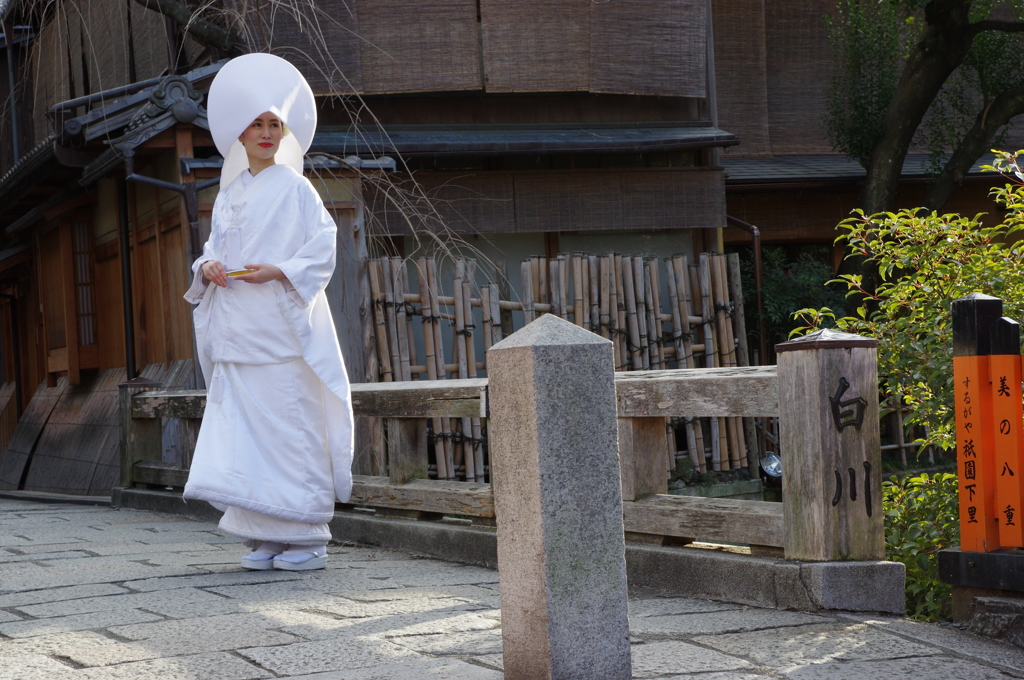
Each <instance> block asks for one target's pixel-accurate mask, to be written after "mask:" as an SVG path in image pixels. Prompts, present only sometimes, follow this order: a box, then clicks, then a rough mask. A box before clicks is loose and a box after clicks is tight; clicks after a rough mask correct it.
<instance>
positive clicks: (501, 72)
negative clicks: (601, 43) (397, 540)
mask: <svg viewBox="0 0 1024 680" xmlns="http://www.w3.org/2000/svg"><path fill="white" fill-rule="evenodd" d="M590 16H591V15H590V2H589V0H549V1H548V2H542V3H539V2H530V1H528V0H480V22H481V32H482V39H483V62H484V74H485V76H484V77H485V79H486V89H487V91H488V92H539V91H553V92H571V91H586V90H587V88H588V80H589V78H588V75H589V73H588V72H589V70H590Z"/></svg>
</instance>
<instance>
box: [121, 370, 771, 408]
mask: <svg viewBox="0 0 1024 680" xmlns="http://www.w3.org/2000/svg"><path fill="white" fill-rule="evenodd" d="M777 384H778V378H777V373H776V369H775V366H749V367H737V368H713V369H698V370H693V369H690V370H686V369H669V370H664V371H630V372H622V373H617V374H616V375H615V391H616V398H617V400H618V415H619V417H620V418H662V417H666V416H687V417H699V418H703V417H717V416H743V417H747V416H750V417H752V416H777V415H778V413H779V404H778V393H777V389H778V387H777ZM486 389H487V378H468V379H466V380H412V381H408V382H389V383H353V384H352V406H353V409H354V411H355V415H356V416H357V417H385V418H386V417H389V416H390V417H396V416H397V417H403V418H434V417H452V418H475V417H486V413H485V409H486V397H485V396H484V395H485V392H486ZM481 402H483V403H481ZM205 404H206V392H205V390H163V391H154V392H147V393H145V394H142V395H139V396H137V397H135V398H134V400H133V404H132V417H133V418H160V417H162V418H201V417H202V411H203V408H204V407H205Z"/></svg>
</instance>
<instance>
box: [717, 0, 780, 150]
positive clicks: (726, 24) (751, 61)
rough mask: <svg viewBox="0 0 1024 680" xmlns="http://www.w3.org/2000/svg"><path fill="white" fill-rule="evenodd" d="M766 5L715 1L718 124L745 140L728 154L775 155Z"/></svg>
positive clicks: (740, 0) (751, 1) (739, 0)
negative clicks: (770, 118) (770, 128)
mask: <svg viewBox="0 0 1024 680" xmlns="http://www.w3.org/2000/svg"><path fill="white" fill-rule="evenodd" d="M764 1H765V0H713V2H712V16H713V22H714V32H715V79H716V83H717V89H718V120H719V125H720V126H721V127H722V129H723V130H728V131H729V132H731V133H733V134H734V135H736V136H737V137H739V138H740V140H742V144H740V145H739V146H735V147H727V148H726V149H724V150H723V151H724V153H726V154H735V155H739V156H760V155H769V154H771V140H770V138H769V136H768V89H767V64H766V58H767V57H766V54H765V16H764Z"/></svg>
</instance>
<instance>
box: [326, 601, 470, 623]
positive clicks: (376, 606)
mask: <svg viewBox="0 0 1024 680" xmlns="http://www.w3.org/2000/svg"><path fill="white" fill-rule="evenodd" d="M316 608H317V609H320V610H322V611H325V612H330V613H331V614H337V615H338V616H344V617H346V618H369V617H378V616H396V615H401V614H416V613H420V612H434V613H437V614H441V615H446V614H447V613H449V612H463V611H478V610H481V609H484V607H482V606H481V605H479V604H476V603H474V602H467V601H466V600H462V599H457V598H446V599H439V600H428V599H425V598H417V599H410V600H389V601H387V602H352V601H350V600H342V599H339V598H336V597H331V598H321V600H320V602H319V604H318V605H317V607H316Z"/></svg>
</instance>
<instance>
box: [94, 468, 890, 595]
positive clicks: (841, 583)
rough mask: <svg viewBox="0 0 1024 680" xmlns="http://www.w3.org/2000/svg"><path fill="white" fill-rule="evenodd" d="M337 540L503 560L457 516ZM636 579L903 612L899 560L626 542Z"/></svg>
mask: <svg viewBox="0 0 1024 680" xmlns="http://www.w3.org/2000/svg"><path fill="white" fill-rule="evenodd" d="M112 497H113V499H114V507H125V508H137V509H140V510H151V511H155V512H166V513H172V514H178V515H184V516H186V517H192V518H195V519H203V520H212V521H217V520H219V519H220V515H221V513H220V512H219V511H218V510H215V509H214V508H213V507H212V506H210V505H209V504H207V503H204V502H201V501H189V502H188V503H185V502H184V501H183V500H182V498H181V494H180V493H171V492H166V491H146V490H142V489H116V488H115V489H114V492H113V496H112ZM330 526H331V532H332V533H333V534H334V538H335V540H341V541H352V542H353V543H360V544H363V545H372V546H377V547H381V548H388V549H391V550H401V551H404V552H411V553H416V554H419V555H425V556H429V557H436V558H438V559H443V560H448V561H450V562H461V563H465V564H477V565H481V566H485V567H490V568H492V569H493V568H497V566H498V540H497V534H496V533H495V531H494V529H491V528H487V527H476V526H469V525H466V524H463V523H460V522H458V521H440V522H437V521H419V520H412V519H403V518H397V517H381V516H377V515H372V514H368V513H362V512H358V511H356V512H342V511H339V512H336V513H335V515H334V519H333V520H332V521H331V523H330ZM626 573H627V575H628V577H629V582H630V584H632V585H637V586H648V587H651V588H657V589H659V590H664V591H668V592H672V593H676V594H680V595H686V596H690V597H705V598H711V599H716V600H726V601H729V602H738V603H741V604H749V605H753V606H758V607H774V608H776V609H798V610H802V611H819V610H844V611H855V612H887V613H893V614H900V615H902V614H905V612H906V609H905V599H904V598H905V595H904V590H903V589H904V578H905V570H904V566H903V565H902V564H900V563H899V562H793V561H787V560H780V559H773V558H767V557H752V556H750V555H738V554H735V553H725V552H718V551H715V550H704V549H700V548H677V547H663V546H651V545H642V544H636V543H626Z"/></svg>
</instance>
